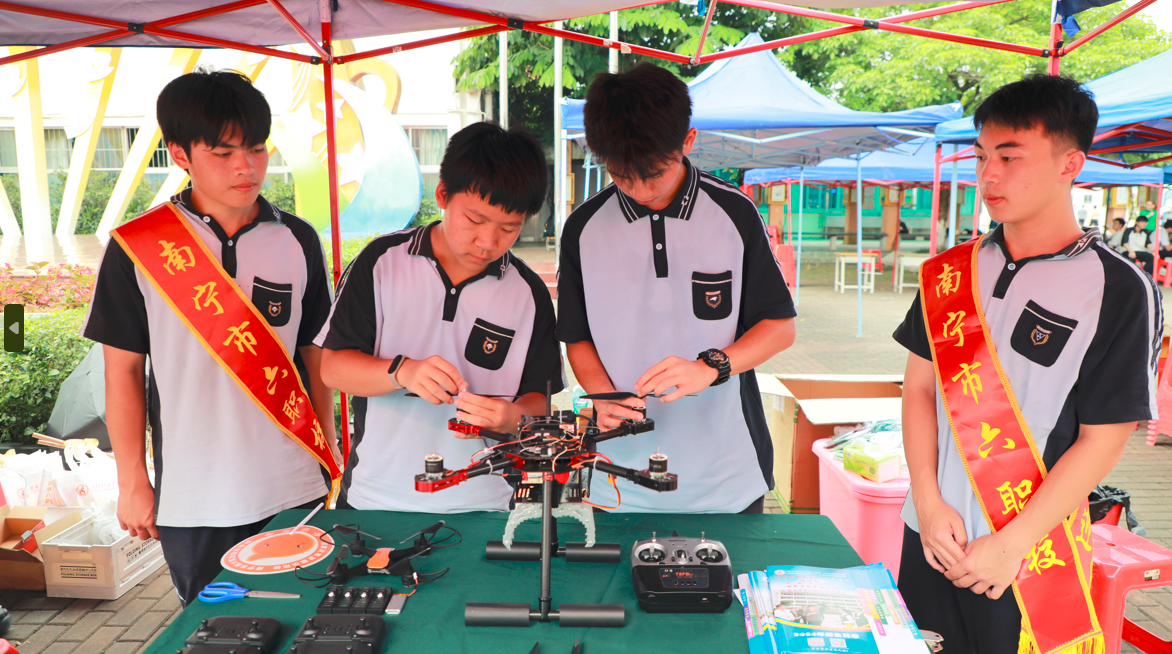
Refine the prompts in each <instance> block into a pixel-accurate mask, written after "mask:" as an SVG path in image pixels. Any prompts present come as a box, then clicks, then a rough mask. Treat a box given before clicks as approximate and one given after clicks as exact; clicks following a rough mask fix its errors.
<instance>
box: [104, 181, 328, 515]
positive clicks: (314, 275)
mask: <svg viewBox="0 0 1172 654" xmlns="http://www.w3.org/2000/svg"><path fill="white" fill-rule="evenodd" d="M171 201H172V202H174V203H175V204H176V206H178V207H179V209H180V212H181V213H182V214H183V215H184V217H186V219H187V221H188V222H189V223H190V224H191V225H192V227H193V228H194V230H195V233H196V234H198V235H199V237H200V238H202V239H203V241H204V243H205V244H206V245H207V247H208V250H209V251H211V253H212V254H213V255H214V256H215V257H216V258H217V259H218V260H219V261H220V263H221V264H222V265H223V266H224V269H225V270H226V271H227V273H228V274H229V275H231V276H232V277H233V279H235V280H236V283H237V284H238V285H239V286H240V288H241V289H242V290H243V291H244V295H245V296H246V297H248V298H250V299H251V300H252V303H253V304H254V305H256V307H257V309H259V310H260V313H261V315H263V316H264V317H265V319H266V320H268V322H269V324H270V325H271V326H272V327H273V330H274V331H275V332H276V333H277V336H278V337H279V338H280V339H281V343H282V344H283V345H284V346H285V349H286V350H287V351H288V352H290V353H292V354H293V355H294V356H293V358H294V362H295V363H296V364H297V366H298V368H302V367H303V364H302V363H301V357H300V356H299V355H297V348H298V347H302V346H305V345H311V344H312V343H313V338H314V336H315V335H316V334H317V332H318V331H319V330H320V329H321V326H322V325H323V324H324V323H325V321H326V317H327V316H328V315H329V307H330V300H331V298H330V284H329V278H328V277H327V275H326V267H325V255H324V252H323V251H322V245H321V240H320V239H319V238H318V235H317V233H316V232H315V231H314V229H313V227H312V226H310V224H309V223H307V222H306V221H304V220H302V219H300V218H298V217H296V216H294V215H292V214H288V213H285V212H283V211H281V210H280V209H278V208H277V207H275V206H273V205H272V204H271V203H269V202H268V201H267V200H265V199H264V198H263V197H261V198H258V200H257V201H258V202H259V203H260V212H259V213H258V214H257V216H256V219H255V220H253V221H252V222H251V223H249V224H248V225H245V226H244V227H243V228H241V229H240V230H239V231H238V232H236V233H235V234H233V235H232V236H231V237H228V235H227V234H226V233H225V232H224V229H223V228H222V227H220V225H219V223H217V222H216V220H215V219H214V218H212V217H211V216H204V215H201V214H199V213H198V212H197V211H196V210H195V209H194V207H193V205H192V204H191V190H190V189H188V190H186V191H183V192H182V193H180V194H178V195H176V196H174V197H172V198H171ZM82 334H83V335H84V336H85V337H86V338H89V339H91V340H94V341H97V342H99V343H103V344H105V345H110V346H113V347H116V348H118V349H121V350H127V351H130V352H138V353H142V354H148V355H150V358H149V359H148V361H149V363H150V388H149V392H148V420H149V421H150V426H151V439H152V443H153V449H154V461H155V489H156V491H155V513H156V517H155V522H156V523H157V524H159V525H160V526H164V527H232V526H238V525H245V524H250V523H253V522H256V521H258V520H261V519H264V518H267V517H269V516H272V515H273V514H275V513H278V512H280V511H283V510H285V509H287V508H290V507H294V506H298V505H300V504H304V503H306V502H309V501H311V500H313V499H315V498H318V497H321V496H323V495H325V493H326V492H327V491H328V490H329V489H328V487H327V486H326V484H325V480H324V479H323V476H322V470H321V466H320V464H318V462H317V461H315V460H314V459H313V457H311V456H310V455H309V454H308V453H306V451H305V450H304V449H302V447H301V446H300V445H298V444H297V443H295V442H293V440H292V439H290V438H289V437H288V436H287V435H286V434H285V433H284V432H282V431H281V430H280V428H278V427H277V426H276V425H274V424H273V422H272V421H271V420H270V419H269V418H268V416H266V415H265V414H264V413H263V412H261V410H260V409H259V408H257V406H256V405H255V404H254V403H253V402H252V400H250V399H249V398H248V397H247V396H246V395H245V394H244V392H243V391H241V390H240V387H239V386H238V385H237V384H236V382H235V381H233V380H232V378H231V377H229V376H228V373H226V372H224V370H223V368H221V367H220V364H218V363H216V361H215V360H214V359H212V357H211V355H209V354H208V352H207V350H206V349H204V347H203V345H201V344H200V342H199V340H197V339H196V337H195V336H194V335H192V333H191V331H190V330H189V329H188V327H187V325H185V324H184V323H183V321H182V320H181V319H180V318H179V316H178V315H177V314H176V313H175V311H174V310H173V309H172V308H171V307H170V306H169V305H168V304H167V302H166V300H164V299H163V297H162V296H161V295H159V293H158V292H157V291H156V290H155V288H154V287H153V286H152V285H151V283H150V282H149V281H147V279H146V278H145V277H143V275H142V273H141V272H139V271H138V270H137V269H136V268H135V266H134V262H132V261H131V260H130V257H128V256H127V255H126V252H125V251H123V249H122V247H121V246H120V245H119V244H118V241H116V240H111V241H110V243H109V244H108V245H107V246H106V253H105V254H104V255H103V257H102V264H101V267H100V268H99V269H98V279H97V284H96V286H95V288H94V297H93V302H92V303H91V304H90V309H89V315H88V316H87V318H86V323H85V325H84V326H83V328H82ZM302 379H303V380H304V374H302ZM306 388H307V389H308V386H306Z"/></svg>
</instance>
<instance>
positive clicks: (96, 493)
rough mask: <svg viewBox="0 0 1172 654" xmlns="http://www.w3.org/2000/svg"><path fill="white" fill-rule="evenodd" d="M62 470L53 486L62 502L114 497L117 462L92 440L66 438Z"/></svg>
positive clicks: (81, 502) (78, 503)
mask: <svg viewBox="0 0 1172 654" xmlns="http://www.w3.org/2000/svg"><path fill="white" fill-rule="evenodd" d="M65 465H67V466H68V467H69V472H64V473H62V474H60V475H58V476H57V477H55V478H54V480H53V488H54V490H55V492H56V494H57V496H58V497H59V498H60V501H61V504H62V505H64V506H85V505H88V504H97V503H103V502H109V501H115V502H116V501H117V500H118V466H117V464H116V463H115V462H114V457H112V456H110V455H109V454H106V453H105V452H103V451H101V450H100V449H98V447H97V444H96V442H87V441H80V440H70V441H66V444H65Z"/></svg>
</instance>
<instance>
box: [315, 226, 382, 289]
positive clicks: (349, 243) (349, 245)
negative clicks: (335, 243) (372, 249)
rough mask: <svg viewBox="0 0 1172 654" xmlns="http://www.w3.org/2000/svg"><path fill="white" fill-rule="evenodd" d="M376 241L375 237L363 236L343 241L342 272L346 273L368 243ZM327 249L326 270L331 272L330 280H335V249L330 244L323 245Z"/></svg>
mask: <svg viewBox="0 0 1172 654" xmlns="http://www.w3.org/2000/svg"><path fill="white" fill-rule="evenodd" d="M374 239H375V237H374V236H362V237H359V238H344V239H342V271H343V272H345V270H346V266H349V265H350V262H351V261H353V260H354V257H356V256H358V253H359V252H361V251H362V248H364V247H366V246H367V244H368V243H370V242H371V241H373V240H374ZM322 246H323V247H324V248H325V249H326V270H329V271H330V279H331V280H332V279H333V274H334V249H333V248H332V247H330V244H329V243H324V242H323V243H322Z"/></svg>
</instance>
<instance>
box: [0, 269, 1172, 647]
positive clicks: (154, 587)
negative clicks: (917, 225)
mask: <svg viewBox="0 0 1172 654" xmlns="http://www.w3.org/2000/svg"><path fill="white" fill-rule="evenodd" d="M825 255H826V253H824V252H822V253H819V252H812V253H810V256H809V258H810V259H812V260H815V261H816V262H825V261H826V259H827V257H826V256H825ZM522 256H523V257H524V258H525V259H526V260H528V261H530V262H531V263H532V264H534V265H535V267H536V266H537V265H538V264H541V263H543V262H551V261H553V254H552V253H547V252H545V251H544V250H543V249H539V248H525V249H524V250H523V252H522ZM888 263H890V262H888ZM832 275H833V271H832V269H831V266H830V265H828V264H826V263H813V264H811V265H808V266H806V267H804V268H803V271H802V282H803V288H802V290H801V292H800V295H799V306H798V311H799V313H800V316H799V318H798V320H799V323H798V340H797V343H796V344H795V345H794V346H793V347H792V348H790V349H789V350H787V351H786V352H783V353H782V354H780V355H778V356H776V357H774V358H773V359H772V360H771V361H769V362H768V363H766V364H765V365H763V366H762V367H761V368H760V370H761V371H762V372H772V373H901V372H902V371H903V367H904V362H905V361H906V357H907V354H906V352H905V351H904V350H903V349H902V348H900V347H899V346H898V345H896V344H895V343H894V341H892V340H891V336H890V335H891V332H892V331H893V330H894V329H895V327H896V326H897V325H898V324H899V323H900V321H901V320H902V319H903V315H904V314H905V313H906V311H907V308H908V306H909V305H910V303H911V300H912V296H913V293H912V291H911V290H908V291H905V293H904V294H903V295H902V296H900V295H896V294H895V293H893V292H891V288H892V286H891V277H890V271H889V270H888V273H887V276H885V277H884V278H883V279H882V280H879V281H878V282H877V284H876V291H875V293H874V294H864V298H863V317H864V320H863V335H862V337H858V336H857V335H856V334H857V328H858V321H857V317H858V312H857V299H856V296H855V295H854V294H850V293H848V294H845V295H844V294H838V293H835V292H834V291H833V290H832V288H831V285H832V283H831V282H832ZM1168 298H1172V294H1168V296H1167V297H1166V298H1165V310H1166V311H1167V310H1169V309H1172V303H1170V302H1169V300H1168ZM566 400H568V398H566V399H564V400H562V401H563V402H565V401H566ZM1170 469H1172V438H1169V437H1167V436H1161V437H1160V439H1159V441H1158V442H1157V444H1156V446H1155V447H1148V446H1147V445H1146V444H1145V432H1143V431H1142V430H1141V431H1140V432H1136V433H1135V434H1133V435H1132V438H1131V440H1130V442H1129V443H1128V446H1127V450H1126V452H1125V453H1124V456H1123V460H1122V461H1121V462H1120V463H1119V465H1118V466H1116V468H1115V470H1114V471H1113V472H1112V473H1111V475H1109V476H1108V478H1107V480H1106V483H1108V484H1111V485H1113V486H1118V487H1120V488H1124V489H1127V490H1129V491H1131V493H1132V495H1133V506H1134V509H1135V511H1136V514H1137V515H1138V517H1139V520H1140V522H1141V523H1142V524H1143V525H1144V526H1145V527H1146V528H1147V530H1148V538H1149V539H1151V540H1153V541H1155V542H1157V543H1159V544H1161V545H1163V546H1164V547H1168V548H1172V475H1169V473H1168V471H1169V470H1170ZM771 504H772V507H771V508H772V509H773V510H777V505H776V504H775V503H771ZM0 604H3V605H5V606H7V607H9V608H10V609H12V611H13V616H14V621H15V625H14V627H13V630H12V631H11V632H10V633H9V636H8V638H9V639H11V640H13V641H14V642H15V643H16V644H17V647H18V648H19V649H20V651H21V652H22V654H38V653H41V652H46V653H49V654H71V653H74V654H98V653H102V652H109V653H117V654H132V653H134V652H139V651H149V649H150V647H149V641H150V639H151V638H152V637H153V636H154V635H155V634H156V633H157V632H158V631H159V630H160V629H161V628H162V627H163V626H164V625H165V624H167V622H168V621H169V620H170V619H171V618H172V617H173V616H174V615H175V613H176V612H177V610H178V603H177V602H176V600H175V595H174V594H173V593H172V592H170V583H169V579H168V577H167V576H166V568H164V569H163V570H161V571H160V572H159V573H156V574H155V575H153V576H152V577H151V578H150V579H147V580H145V581H144V582H143V583H141V584H140V585H139V586H138V587H136V588H134V589H133V590H132V591H131V592H130V593H128V594H127V595H126V596H124V597H122V598H121V599H119V600H117V601H114V602H100V601H94V600H56V599H48V598H46V597H44V594H43V593H28V592H19V591H8V592H4V593H0ZM1127 615H1128V616H1129V617H1131V618H1132V619H1133V620H1136V621H1137V622H1139V623H1140V624H1141V625H1143V626H1145V627H1147V628H1148V629H1150V630H1152V631H1153V632H1155V633H1156V634H1157V635H1158V636H1160V637H1162V638H1166V639H1169V638H1172V591H1170V590H1167V589H1157V590H1155V591H1143V592H1135V593H1132V594H1131V595H1130V596H1129V602H1128V607H1127ZM1123 651H1124V652H1136V651H1138V650H1136V649H1134V648H1132V647H1130V646H1129V645H1125V646H1124V649H1123Z"/></svg>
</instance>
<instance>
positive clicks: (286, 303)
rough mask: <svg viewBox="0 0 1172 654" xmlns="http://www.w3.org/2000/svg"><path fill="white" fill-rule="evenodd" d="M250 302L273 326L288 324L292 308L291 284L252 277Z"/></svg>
mask: <svg viewBox="0 0 1172 654" xmlns="http://www.w3.org/2000/svg"><path fill="white" fill-rule="evenodd" d="M252 304H253V305H254V306H256V309H257V311H260V313H261V315H262V316H264V317H265V320H267V321H269V324H270V325H272V326H273V327H284V326H285V325H288V324H289V314H290V313H292V310H293V285H292V284H277V283H275V282H270V281H265V280H263V279H261V278H260V277H253V278H252Z"/></svg>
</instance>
